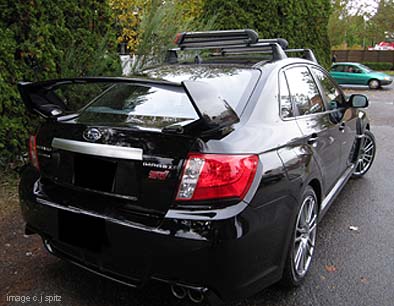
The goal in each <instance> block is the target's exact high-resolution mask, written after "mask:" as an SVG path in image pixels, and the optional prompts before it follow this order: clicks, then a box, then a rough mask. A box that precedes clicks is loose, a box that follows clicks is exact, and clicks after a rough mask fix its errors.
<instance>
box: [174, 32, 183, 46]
mask: <svg viewBox="0 0 394 306" xmlns="http://www.w3.org/2000/svg"><path fill="white" fill-rule="evenodd" d="M182 36H183V33H177V34H176V36H175V39H174V43H175V44H176V45H177V44H178V43H179V42H180V40H181V39H182Z"/></svg>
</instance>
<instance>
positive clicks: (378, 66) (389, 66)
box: [363, 62, 394, 71]
mask: <svg viewBox="0 0 394 306" xmlns="http://www.w3.org/2000/svg"><path fill="white" fill-rule="evenodd" d="M363 64H364V65H366V66H368V67H370V68H372V69H373V70H378V71H385V70H394V64H393V63H387V62H383V63H380V62H363Z"/></svg>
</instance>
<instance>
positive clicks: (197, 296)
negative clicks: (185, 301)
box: [187, 289, 204, 304]
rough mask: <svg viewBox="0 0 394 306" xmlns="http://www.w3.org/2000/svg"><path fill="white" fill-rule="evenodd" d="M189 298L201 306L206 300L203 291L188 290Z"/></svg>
mask: <svg viewBox="0 0 394 306" xmlns="http://www.w3.org/2000/svg"><path fill="white" fill-rule="evenodd" d="M187 296H188V297H189V299H190V300H191V301H192V302H193V303H196V304H199V303H201V302H202V301H203V300H204V293H203V292H202V291H201V290H195V289H189V290H187Z"/></svg>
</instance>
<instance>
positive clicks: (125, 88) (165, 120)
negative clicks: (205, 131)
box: [78, 84, 198, 128]
mask: <svg viewBox="0 0 394 306" xmlns="http://www.w3.org/2000/svg"><path fill="white" fill-rule="evenodd" d="M194 119H198V116H197V114H196V112H195V110H194V108H193V106H192V104H191V102H190V101H189V99H188V97H187V95H186V94H185V92H184V91H183V90H182V89H181V88H179V87H170V86H169V87H166V88H165V89H164V88H161V87H150V86H137V85H133V84H115V85H112V86H111V87H110V88H109V89H108V90H107V91H106V92H104V93H103V94H102V95H100V96H99V97H97V98H96V100H95V101H94V102H93V103H91V104H90V105H88V106H87V107H86V108H85V109H84V110H83V111H82V113H81V114H80V116H79V118H78V121H79V122H84V123H88V122H94V123H107V124H108V123H111V124H118V125H138V126H143V127H152V128H162V127H164V126H167V125H171V124H174V123H177V122H180V121H186V120H194Z"/></svg>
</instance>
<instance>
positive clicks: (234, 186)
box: [176, 153, 259, 201]
mask: <svg viewBox="0 0 394 306" xmlns="http://www.w3.org/2000/svg"><path fill="white" fill-rule="evenodd" d="M258 159H259V158H258V156H257V155H222V154H199V153H191V154H189V156H188V158H187V161H186V163H185V166H184V168H183V174H182V179H181V183H180V185H179V189H178V194H177V197H176V200H177V201H201V200H212V199H223V198H239V199H243V198H244V196H245V195H246V193H247V192H248V190H249V188H250V185H251V184H252V181H253V179H254V176H255V174H256V169H257V164H258Z"/></svg>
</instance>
